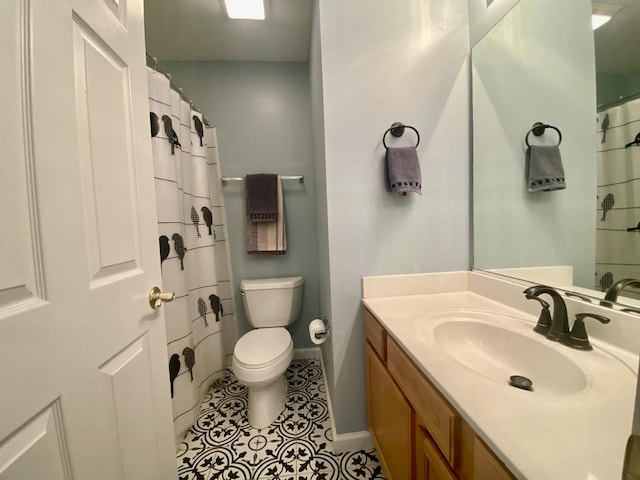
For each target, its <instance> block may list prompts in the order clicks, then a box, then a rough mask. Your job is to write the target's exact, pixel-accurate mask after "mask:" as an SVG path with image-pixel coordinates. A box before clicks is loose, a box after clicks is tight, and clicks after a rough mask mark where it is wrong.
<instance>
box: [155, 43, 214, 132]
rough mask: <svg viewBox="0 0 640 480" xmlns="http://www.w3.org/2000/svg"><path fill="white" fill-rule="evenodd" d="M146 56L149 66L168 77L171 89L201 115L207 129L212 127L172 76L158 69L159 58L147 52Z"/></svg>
mask: <svg viewBox="0 0 640 480" xmlns="http://www.w3.org/2000/svg"><path fill="white" fill-rule="evenodd" d="M146 56H147V66H148V67H151V68H153V69H154V70H155V71H156V72H158V73H161V74H162V75H164V76H165V77H167V80H169V86H170V87H171V88H173V89H174V90H175V91H176V92H178V94H179V95H180V98H181V99H182V100H184V101H185V102H187V103H188V104H189V105H190V106H191V108H192V109H193V110H195V111H196V112H198V113H199V114H200V115H202V120H203V121H204V124H205V125H206V126H207V127H210V126H211V122H209V120H208V119H207V117H205V116H204V114H203V113H202V112H201V111H200V109H199V108H198V107H196V106H195V105H194V104H193V100H191V99H190V98H189V97H187V96H186V95H185V94H184V91H183V90H182V87H179V86H178V85H176V84H175V82H174V81H173V80H171V74H169V73H167V72H164V71H162V70H160V69H159V68H158V57H153V56H151V55H149V53H148V52H146Z"/></svg>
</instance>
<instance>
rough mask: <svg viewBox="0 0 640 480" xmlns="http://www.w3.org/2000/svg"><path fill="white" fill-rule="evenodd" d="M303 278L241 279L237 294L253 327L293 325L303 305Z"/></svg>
mask: <svg viewBox="0 0 640 480" xmlns="http://www.w3.org/2000/svg"><path fill="white" fill-rule="evenodd" d="M302 284H303V279H302V277H284V278H258V279H254V280H242V281H241V282H240V294H241V295H242V301H243V303H244V310H245V312H246V314H247V318H248V320H249V323H250V324H251V325H252V326H253V327H254V328H264V327H285V326H287V325H290V324H291V323H293V322H295V321H296V320H297V318H298V315H300V307H301V305H302Z"/></svg>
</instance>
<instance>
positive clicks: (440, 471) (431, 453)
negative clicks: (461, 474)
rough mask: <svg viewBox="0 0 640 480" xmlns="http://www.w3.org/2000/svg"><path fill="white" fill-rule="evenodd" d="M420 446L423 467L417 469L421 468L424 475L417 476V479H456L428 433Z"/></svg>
mask: <svg viewBox="0 0 640 480" xmlns="http://www.w3.org/2000/svg"><path fill="white" fill-rule="evenodd" d="M422 446H423V450H422V451H423V456H422V459H423V461H424V467H422V468H421V469H419V470H422V475H424V476H422V477H417V478H418V479H419V480H457V477H456V476H455V474H454V473H453V472H452V471H451V469H450V468H449V465H448V464H447V461H446V460H445V459H444V457H443V456H442V454H441V453H440V451H439V450H438V447H436V446H435V444H434V443H433V442H432V441H431V438H430V437H429V436H428V435H426V436H425V439H424V442H423V443H422Z"/></svg>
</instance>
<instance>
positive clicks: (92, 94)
mask: <svg viewBox="0 0 640 480" xmlns="http://www.w3.org/2000/svg"><path fill="white" fill-rule="evenodd" d="M74 50H75V51H74V60H75V78H76V89H75V91H76V109H77V124H78V142H79V146H80V162H81V170H82V191H83V198H84V202H83V203H84V217H85V228H86V236H87V246H88V260H89V266H90V277H91V286H92V288H96V287H99V286H100V285H102V284H105V283H111V282H113V281H118V280H119V279H120V278H121V277H122V276H127V275H133V274H136V273H137V271H138V270H139V267H140V263H141V262H140V260H141V259H140V250H141V248H140V242H139V239H140V232H139V230H138V228H137V226H138V225H139V222H138V205H137V195H136V192H135V187H136V178H135V174H136V171H135V158H134V157H133V148H132V144H131V142H132V138H133V135H134V132H133V131H132V129H131V125H132V121H131V116H130V110H129V108H128V107H129V105H130V103H131V102H130V100H129V91H130V85H129V69H128V67H127V65H126V64H125V62H124V61H123V60H122V59H121V58H119V57H118V56H117V54H116V53H115V52H113V51H112V50H111V49H109V48H108V46H107V45H106V44H105V42H104V41H103V40H102V39H101V38H99V37H98V35H97V34H96V33H95V32H94V31H92V30H90V27H89V26H88V25H86V24H85V23H84V22H81V21H80V19H78V18H77V17H76V18H74ZM114 192H118V195H114V194H113V193H114Z"/></svg>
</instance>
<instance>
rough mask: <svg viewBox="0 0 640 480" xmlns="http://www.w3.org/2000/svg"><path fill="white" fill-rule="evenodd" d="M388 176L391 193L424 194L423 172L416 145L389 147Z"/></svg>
mask: <svg viewBox="0 0 640 480" xmlns="http://www.w3.org/2000/svg"><path fill="white" fill-rule="evenodd" d="M387 176H388V181H389V185H388V186H389V189H390V190H391V193H394V194H396V195H403V196H404V195H406V194H407V193H408V192H415V193H418V194H420V195H422V172H421V171H420V161H419V160H418V152H417V150H416V147H389V148H387Z"/></svg>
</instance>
